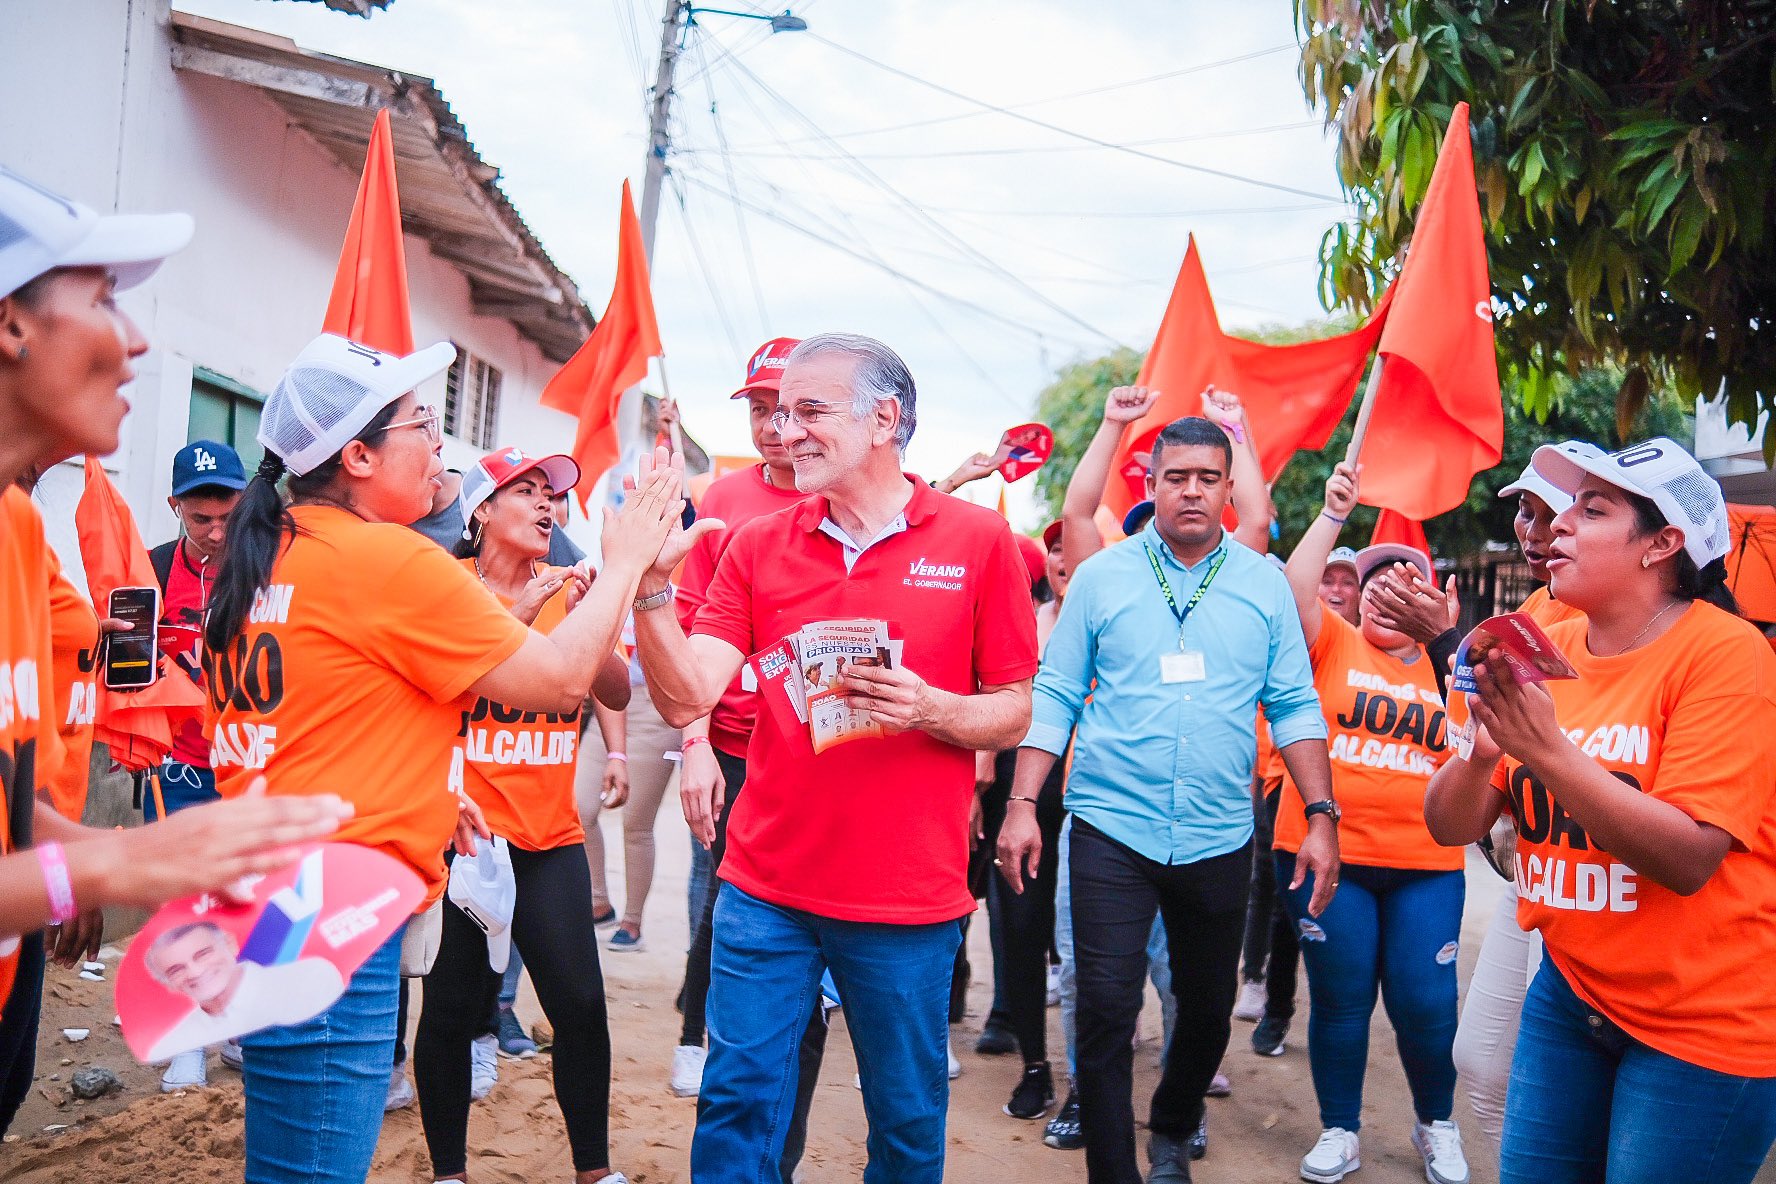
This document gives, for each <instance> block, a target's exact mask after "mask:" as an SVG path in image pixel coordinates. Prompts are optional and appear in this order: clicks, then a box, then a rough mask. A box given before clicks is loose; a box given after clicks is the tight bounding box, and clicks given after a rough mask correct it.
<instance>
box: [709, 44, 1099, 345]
mask: <svg viewBox="0 0 1776 1184" xmlns="http://www.w3.org/2000/svg"><path fill="white" fill-rule="evenodd" d="M734 69H736V70H737V71H739V72H740V74H741V76H742V77H744V78H745V79H747V80H748V81H750V82H751V83H752V84H753V86H755V87H757V88H758V89H759V90H760V91H761V92H762V93H764V94H765V95H766V96H768V97H769V98H771V99H772V100H773V101H775V102H776V103H777V104H778V105H779V106H780V107H782V108H783V110H784V111H786V112H788V113H789V115H790V116H791V117H792V118H794V119H795V120H796V121H797V122H799V123H801V124H802V126H803V127H805V128H807V129H808V130H809V131H810V132H812V133H813V134H814V135H816V136H824V135H825V132H824V130H823V129H822V128H821V127H820V125H819V124H817V123H815V122H814V121H813V120H812V119H810V118H809V117H808V116H806V115H805V114H803V113H802V111H801V110H800V109H799V108H798V107H796V105H795V104H793V103H791V102H790V101H789V100H788V99H786V98H784V97H783V96H782V95H780V94H778V93H777V91H775V90H774V89H772V88H771V86H770V85H768V84H767V83H766V82H765V81H764V80H763V79H762V78H760V77H759V76H758V75H757V74H755V73H754V72H753V71H752V70H750V69H748V68H747V67H746V65H745V64H744V63H742V62H735V63H734ZM827 142H828V143H829V144H830V145H831V147H833V148H835V149H837V150H838V151H839V152H840V153H842V154H845V157H846V163H848V164H850V165H851V167H852V169H853V170H854V171H855V172H856V173H857V174H858V175H859V176H860V177H862V178H863V179H864V180H866V181H868V182H869V183H870V184H871V185H873V186H875V187H876V188H878V189H880V190H882V191H883V192H884V193H886V194H888V195H889V196H891V197H894V198H896V199H897V200H899V201H900V202H902V203H903V204H904V205H905V207H906V209H907V210H908V212H910V213H911V214H912V215H913V216H914V217H915V218H917V219H918V220H919V221H920V222H922V223H924V224H925V225H926V226H927V227H928V228H930V229H931V230H932V231H933V232H935V233H936V234H937V235H938V236H939V237H940V238H942V239H943V240H944V241H946V242H948V243H950V244H951V246H952V247H954V248H955V249H956V250H959V251H960V252H962V253H963V254H965V255H967V256H969V257H970V258H973V259H976V260H978V261H980V262H981V263H982V264H984V265H985V266H987V267H989V268H991V269H992V270H993V271H994V272H995V273H997V274H998V275H1000V276H1001V277H1002V278H1003V279H1005V280H1006V281H1007V282H1008V283H1010V284H1012V285H1013V286H1015V287H1017V288H1019V289H1020V290H1022V291H1024V292H1026V293H1027V294H1029V295H1030V296H1031V297H1032V298H1033V299H1035V300H1036V301H1037V302H1038V303H1040V304H1042V305H1043V306H1044V307H1046V308H1048V309H1050V310H1052V311H1054V312H1056V313H1058V314H1060V315H1061V316H1062V317H1064V318H1065V319H1066V320H1068V321H1070V322H1072V323H1073V324H1075V325H1077V326H1079V327H1080V328H1082V329H1084V330H1086V331H1087V332H1089V333H1091V334H1092V335H1093V336H1094V337H1101V338H1103V339H1104V340H1106V341H1108V342H1110V343H1111V344H1113V345H1121V344H1122V342H1120V341H1118V340H1117V339H1116V338H1115V337H1114V336H1112V335H1111V334H1109V333H1106V332H1104V331H1103V330H1102V329H1099V328H1098V327H1097V326H1095V325H1093V324H1091V323H1089V322H1088V321H1086V320H1084V319H1083V318H1082V317H1080V316H1079V315H1078V314H1076V313H1074V312H1073V311H1072V310H1071V309H1069V308H1067V307H1065V306H1064V305H1061V304H1059V303H1058V302H1056V301H1055V300H1053V299H1051V298H1049V297H1048V296H1047V295H1045V294H1044V293H1042V292H1040V291H1038V290H1037V289H1035V288H1033V287H1031V286H1030V285H1029V284H1028V283H1026V282H1025V281H1023V280H1022V279H1020V278H1018V276H1016V275H1014V274H1013V273H1012V272H1010V271H1009V270H1007V269H1006V268H1005V267H1004V265H1002V264H1000V263H999V262H997V261H996V260H993V259H991V258H989V257H988V256H987V255H985V254H984V253H982V252H981V251H980V250H978V249H977V248H975V247H974V245H973V244H971V243H969V242H967V241H966V240H965V239H963V238H961V237H960V236H959V235H957V234H956V233H955V232H954V231H952V230H951V229H950V228H949V227H947V226H945V225H944V224H943V223H942V222H940V221H938V220H937V218H935V217H934V216H932V215H931V214H930V213H928V212H927V211H926V210H925V209H924V208H923V207H922V206H920V205H919V204H918V203H917V202H915V201H913V200H912V199H911V198H909V197H907V196H906V195H905V194H904V193H902V192H900V190H898V189H896V188H895V187H894V186H892V185H890V184H889V183H888V182H887V181H886V180H884V179H883V178H882V176H881V175H880V174H878V173H877V172H876V171H875V170H874V169H872V168H870V167H869V166H868V165H866V164H864V163H863V162H862V161H859V160H856V159H854V158H851V157H850V156H849V154H846V153H845V149H844V148H843V146H842V145H839V144H837V143H835V142H832V141H830V140H829V141H827Z"/></svg>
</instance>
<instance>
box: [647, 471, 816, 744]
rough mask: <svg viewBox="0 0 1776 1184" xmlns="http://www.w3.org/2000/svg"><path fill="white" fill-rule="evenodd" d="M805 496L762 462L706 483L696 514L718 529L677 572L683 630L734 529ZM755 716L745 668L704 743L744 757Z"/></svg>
mask: <svg viewBox="0 0 1776 1184" xmlns="http://www.w3.org/2000/svg"><path fill="white" fill-rule="evenodd" d="M807 496H808V495H807V494H805V493H803V492H801V491H800V490H798V489H797V488H796V487H795V486H794V485H791V486H790V487H789V488H787V489H784V488H781V487H780V486H776V485H772V484H771V483H770V482H769V481H767V480H766V479H765V466H764V465H762V464H757V465H753V466H752V467H751V468H749V469H746V470H744V471H742V472H738V473H729V474H728V475H727V476H726V477H723V478H722V479H721V480H719V481H715V482H713V483H711V485H710V486H709V488H708V489H707V490H705V491H704V493H703V500H702V501H701V502H699V503H698V504H697V517H699V518H719V519H721V520H722V522H723V523H724V525H723V527H722V529H720V530H715V531H711V532H710V533H708V534H706V535H704V536H703V537H702V538H700V539H698V540H697V544H696V546H694V547H692V548H691V553H690V554H689V555H686V556H685V561H684V570H683V571H682V572H681V573H680V574H679V584H678V598H677V600H676V601H675V602H674V603H675V604H676V605H677V607H678V623H679V624H680V625H681V626H683V627H684V630H685V632H686V633H689V632H690V631H691V626H692V625H693V624H695V623H696V620H697V612H698V610H700V609H701V608H702V607H703V606H704V605H705V604H708V603H709V582H710V581H711V580H713V579H714V578H715V568H716V565H717V564H718V563H720V562H721V557H722V552H724V551H726V550H727V549H728V543H729V542H730V541H731V540H732V539H733V537H734V532H735V531H737V530H739V529H740V528H741V527H742V526H745V525H746V524H747V523H748V522H751V521H752V520H753V519H754V518H762V517H764V516H765V515H766V514H775V513H776V512H777V511H778V510H783V509H787V508H788V507H790V506H793V505H795V504H796V503H797V502H799V501H801V500H802V499H803V498H805V497H807ZM757 717H758V689H757V684H756V682H755V681H754V679H753V677H752V669H751V668H750V667H746V668H743V669H742V670H741V671H740V676H739V677H738V678H736V679H735V680H734V681H733V682H731V683H729V684H728V689H727V690H726V691H724V692H722V697H721V702H720V703H717V704H716V705H715V710H714V711H712V712H710V713H709V742H710V743H711V744H713V745H714V746H715V747H717V748H719V749H720V750H721V751H723V752H725V753H727V754H728V755H729V756H732V757H739V758H742V759H744V758H745V756H746V745H747V742H748V740H749V739H750V738H751V736H752V726H753V721H754V720H755V719H756V718H757Z"/></svg>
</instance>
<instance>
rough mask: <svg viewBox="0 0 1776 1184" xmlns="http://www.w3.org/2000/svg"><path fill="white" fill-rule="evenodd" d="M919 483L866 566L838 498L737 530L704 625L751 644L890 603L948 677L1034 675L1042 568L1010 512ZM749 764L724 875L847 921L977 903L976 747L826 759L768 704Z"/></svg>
mask: <svg viewBox="0 0 1776 1184" xmlns="http://www.w3.org/2000/svg"><path fill="white" fill-rule="evenodd" d="M909 480H911V481H912V482H913V497H912V500H911V502H909V503H908V505H907V508H906V510H905V512H904V514H903V515H902V519H904V522H905V526H904V528H903V529H898V530H897V529H895V527H894V526H891V527H890V528H889V531H890V533H887V534H885V535H883V536H882V537H881V538H879V539H878V540H877V541H876V542H874V543H872V544H870V545H869V546H867V547H866V548H865V549H864V550H863V551H862V552H861V553H860V554H858V555H857V557H856V560H855V563H854V565H853V566H852V567H851V569H850V570H849V571H847V570H846V564H845V551H844V548H843V546H842V545H841V544H840V542H839V541H838V540H837V539H836V538H833V537H832V536H831V535H829V534H827V533H826V532H825V531H824V530H823V529H822V523H823V522H825V521H826V518H827V501H826V499H825V498H824V497H809V498H807V499H806V500H804V501H802V502H801V503H799V504H797V505H795V506H793V507H791V508H789V509H787V510H782V511H779V512H778V513H775V514H771V515H768V516H766V517H764V518H759V519H756V520H754V521H753V522H750V523H748V524H747V525H746V526H744V527H742V528H741V529H740V530H738V531H736V532H735V533H734V535H733V537H732V539H731V540H730V541H729V543H728V546H727V550H726V552H725V553H724V554H723V555H722V557H721V562H720V565H719V566H718V567H717V568H716V572H715V579H714V580H713V581H712V582H711V584H710V586H709V592H708V603H707V604H705V605H704V607H703V609H702V611H701V612H700V613H699V614H698V616H697V624H696V628H695V631H696V632H697V633H701V634H705V635H707V636H710V637H715V638H719V639H720V640H722V641H725V642H727V643H728V644H730V645H732V646H734V647H735V648H736V649H738V650H739V651H740V652H741V653H743V654H747V655H751V654H754V653H757V652H758V651H759V650H762V649H764V648H766V647H767V646H770V645H772V644H774V643H776V642H777V641H779V640H781V639H782V638H784V637H786V636H788V635H789V634H791V633H794V632H795V631H796V630H797V629H799V628H801V627H802V626H803V625H806V624H809V623H811V622H814V621H824V620H834V619H841V618H847V617H873V618H877V619H881V620H885V621H887V622H888V635H889V637H890V638H893V639H897V640H899V641H901V642H902V643H903V645H904V650H903V655H902V661H903V663H904V664H905V666H906V668H907V669H909V670H911V671H913V672H914V673H916V674H918V675H919V676H920V677H921V678H923V679H924V680H925V681H926V682H927V683H929V684H930V685H932V686H934V687H938V688H941V689H942V690H946V691H950V692H953V693H955V694H963V695H966V694H973V693H974V692H975V691H976V690H977V689H978V688H979V687H981V686H983V685H984V686H994V685H1001V684H1005V683H1014V682H1020V681H1022V680H1023V679H1026V678H1031V677H1033V676H1034V675H1035V673H1036V616H1035V611H1034V609H1033V608H1032V606H1031V603H1030V581H1029V576H1028V575H1027V573H1026V572H1025V570H1024V564H1023V560H1022V559H1021V558H1019V556H1018V552H1017V547H1016V546H1015V545H1014V544H1013V543H1012V539H1011V531H1010V530H1009V529H1008V528H1007V527H1006V525H1005V521H1004V519H1002V518H1000V517H999V516H998V515H997V514H995V513H993V512H992V511H991V510H985V509H982V508H980V507H977V506H973V505H970V504H969V503H967V502H964V501H960V500H958V499H956V498H952V497H947V496H945V495H944V494H941V493H938V492H937V491H936V490H934V489H931V488H930V487H929V486H927V485H925V483H924V482H922V481H920V480H919V479H918V478H916V477H909ZM896 525H898V522H897V524H896ZM746 760H747V775H746V792H745V793H743V794H742V795H741V796H740V800H739V801H738V802H736V803H735V804H734V810H733V816H732V818H730V819H729V822H728V850H727V854H726V856H725V857H724V858H723V860H722V866H721V873H720V874H721V877H722V879H724V880H727V881H729V882H730V883H732V884H733V885H734V886H735V887H736V888H739V889H741V890H742V891H744V892H746V893H748V894H750V895H752V896H756V897H758V898H759V899H761V900H766V901H769V902H771V903H773V904H777V905H782V906H784V907H786V908H796V909H802V910H805V911H807V912H811V913H816V914H819V915H820V916H824V917H833V918H837V919H839V920H844V921H874V922H886V923H890V924H897V925H926V924H933V923H936V922H939V921H951V920H955V919H956V918H958V917H962V916H966V915H967V914H968V913H970V912H972V911H973V910H974V897H973V896H972V895H970V893H969V891H968V884H967V870H968V807H969V802H970V799H971V798H972V796H973V792H974V753H973V752H971V751H969V750H968V749H966V748H957V747H956V746H954V745H951V744H945V743H943V742H942V741H940V740H937V739H934V738H933V737H931V736H929V735H927V734H926V733H924V732H904V733H902V734H900V735H898V736H889V737H884V738H882V739H861V740H853V741H851V742H849V743H846V744H840V745H838V746H836V747H833V748H829V749H827V750H826V751H825V752H822V753H820V754H819V755H816V754H815V752H814V748H813V745H812V744H811V743H810V742H809V739H808V735H807V732H806V730H805V729H797V730H795V731H786V730H784V729H783V727H782V726H781V725H780V724H779V723H778V722H777V721H776V718H775V717H774V716H773V715H772V713H770V712H761V713H759V715H758V716H757V720H756V725H755V727H754V730H753V733H752V738H751V743H750V745H749V746H748V748H747V753H746Z"/></svg>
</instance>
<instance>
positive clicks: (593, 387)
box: [542, 181, 665, 507]
mask: <svg viewBox="0 0 1776 1184" xmlns="http://www.w3.org/2000/svg"><path fill="white" fill-rule="evenodd" d="M664 352H665V350H663V349H662V348H661V346H660V327H659V325H658V324H657V323H656V322H655V320H654V295H653V291H652V290H651V289H650V287H649V286H648V265H647V252H646V251H645V250H644V249H643V248H642V245H641V223H640V222H638V221H637V220H636V217H635V203H634V202H633V201H632V200H630V197H629V182H627V181H625V182H623V213H622V220H621V222H620V223H619V225H618V228H617V282H616V286H615V288H614V289H613V290H612V292H611V298H610V305H609V307H607V308H606V309H605V310H604V316H603V317H602V318H600V320H599V322H598V324H597V326H596V327H594V328H593V330H592V334H591V336H589V337H587V338H586V344H584V345H582V346H581V347H580V348H579V351H578V352H577V353H575V354H574V356H573V357H571V358H569V359H568V360H567V364H566V365H565V366H563V367H562V368H561V369H560V370H559V371H558V372H557V373H556V375H555V377H554V378H551V379H550V380H549V384H548V385H547V386H545V387H544V388H543V396H542V401H543V406H545V407H553V408H555V409H556V410H557V411H565V412H567V413H568V414H569V415H576V416H578V417H579V420H580V426H579V430H578V431H577V432H576V433H575V434H574V446H573V458H574V460H576V461H578V462H579V465H580V472H582V473H584V474H585V475H586V479H585V480H583V481H581V482H580V484H579V486H578V490H579V497H580V505H581V506H582V507H583V506H585V505H586V504H587V501H588V499H589V498H590V497H591V496H592V486H593V485H594V484H595V483H596V481H597V479H598V478H599V477H601V476H603V475H604V474H605V473H606V472H607V471H609V469H610V467H611V466H612V465H614V464H616V463H617V458H618V457H620V456H621V455H622V451H623V450H622V447H621V445H620V443H619V441H618V439H617V408H618V406H619V405H620V404H621V402H622V399H623V392H624V391H626V390H628V389H629V388H630V387H632V386H634V385H635V384H636V383H638V382H640V381H641V380H642V379H643V378H645V377H647V365H648V359H649V358H655V357H659V356H660V355H661V354H663V353H664Z"/></svg>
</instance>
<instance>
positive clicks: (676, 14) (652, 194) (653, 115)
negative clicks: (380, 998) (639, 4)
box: [641, 0, 690, 267]
mask: <svg viewBox="0 0 1776 1184" xmlns="http://www.w3.org/2000/svg"><path fill="white" fill-rule="evenodd" d="M689 7H690V2H689V0H666V13H665V15H664V16H662V17H661V18H660V68H659V70H658V71H657V72H656V73H655V75H654V102H653V106H652V107H651V108H650V110H649V112H648V147H647V175H646V179H645V180H644V181H642V184H641V245H642V248H643V250H645V251H646V252H647V260H648V266H649V267H652V266H653V263H654V223H655V222H657V221H659V217H660V186H661V185H662V184H664V182H665V180H666V153H667V150H668V149H670V148H671V147H672V135H671V132H670V130H669V129H668V127H667V120H668V119H669V118H670V117H671V115H672V71H673V68H674V67H675V66H677V65H678V49H679V46H678V37H679V29H680V21H681V19H682V18H683V17H684V15H685V10H686V9H688V8H689Z"/></svg>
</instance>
